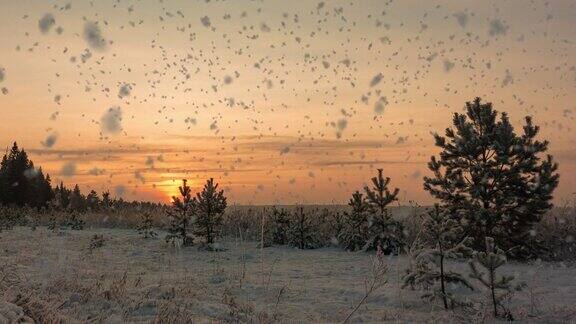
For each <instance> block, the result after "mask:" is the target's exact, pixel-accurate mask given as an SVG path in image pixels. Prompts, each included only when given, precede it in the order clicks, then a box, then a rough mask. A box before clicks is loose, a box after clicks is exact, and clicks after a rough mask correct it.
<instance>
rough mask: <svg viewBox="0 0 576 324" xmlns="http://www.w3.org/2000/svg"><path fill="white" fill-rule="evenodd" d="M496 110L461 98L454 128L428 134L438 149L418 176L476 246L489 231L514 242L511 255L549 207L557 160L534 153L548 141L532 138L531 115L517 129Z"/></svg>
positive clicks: (508, 245)
mask: <svg viewBox="0 0 576 324" xmlns="http://www.w3.org/2000/svg"><path fill="white" fill-rule="evenodd" d="M497 114H498V112H497V111H495V110H494V109H493V107H492V104H491V103H481V100H480V98H476V99H475V100H474V101H473V102H467V103H466V114H459V113H455V114H454V118H453V126H454V128H447V129H446V135H445V136H440V135H438V134H436V135H434V137H435V140H436V146H438V147H440V148H441V150H442V151H441V152H440V158H439V159H436V157H432V159H431V161H430V162H429V164H428V167H429V169H430V170H431V171H432V172H433V173H434V175H433V176H432V177H425V178H424V189H425V190H427V191H429V192H430V194H431V195H432V196H434V197H435V198H437V199H440V200H441V201H442V203H443V205H444V206H445V207H447V208H449V209H450V213H451V215H454V216H455V217H456V218H457V219H458V220H461V221H462V224H463V225H464V226H465V234H466V235H469V236H471V237H472V238H473V239H474V247H475V248H476V249H478V250H481V249H482V245H483V242H482V241H483V240H484V238H485V237H487V236H490V237H493V238H494V239H495V240H496V243H497V244H498V245H499V246H501V247H502V248H504V249H506V250H510V249H512V248H514V247H518V248H519V249H518V250H516V251H515V255H516V256H520V254H521V253H522V254H523V255H526V253H529V252H532V251H531V250H532V249H531V248H529V247H528V246H527V244H526V242H528V241H529V232H530V230H531V229H532V227H533V225H534V224H535V223H536V222H538V221H540V219H541V217H542V215H543V214H544V213H545V212H546V211H547V210H549V209H550V208H551V207H552V204H551V200H552V192H553V191H554V189H555V188H556V186H557V185H558V174H557V173H556V170H557V168H558V165H557V164H556V163H554V162H553V160H552V156H551V155H547V156H545V157H544V158H542V157H540V154H543V153H544V152H546V150H547V149H548V141H539V140H537V139H536V136H537V135H538V132H539V128H538V127H537V126H535V125H533V123H532V118H530V117H526V118H525V125H524V127H523V132H522V133H521V134H519V135H517V134H516V133H515V131H514V128H513V127H512V125H511V124H510V121H509V118H508V115H507V114H506V113H502V114H501V115H500V118H499V120H497ZM510 252H512V251H510Z"/></svg>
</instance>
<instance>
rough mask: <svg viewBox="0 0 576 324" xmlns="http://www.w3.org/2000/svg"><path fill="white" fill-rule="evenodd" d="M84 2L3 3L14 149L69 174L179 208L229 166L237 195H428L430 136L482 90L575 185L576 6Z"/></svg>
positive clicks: (250, 199) (286, 198)
mask: <svg viewBox="0 0 576 324" xmlns="http://www.w3.org/2000/svg"><path fill="white" fill-rule="evenodd" d="M70 4H71V5H70V6H69V7H67V6H66V2H60V1H57V2H55V1H18V2H14V1H9V0H0V9H1V10H0V40H1V41H2V46H1V47H0V68H1V69H2V71H3V72H2V75H3V78H0V80H2V81H0V88H5V89H6V91H4V92H6V93H5V94H3V93H2V92H0V145H2V146H3V147H8V146H9V145H10V143H11V142H12V141H14V140H16V141H18V142H19V144H20V145H21V146H23V147H24V148H26V149H27V150H28V151H29V152H30V155H31V157H32V159H33V160H34V161H35V163H36V164H37V165H42V166H43V168H44V169H45V170H46V171H47V172H49V173H50V175H51V176H52V177H53V179H55V180H56V181H64V182H65V183H66V184H69V185H72V184H74V183H79V184H80V185H81V187H82V188H83V189H84V190H88V189H96V190H97V191H103V190H105V189H106V188H110V189H111V191H112V192H117V193H118V194H119V195H120V194H122V196H123V197H124V198H126V199H146V200H160V201H167V200H168V198H169V197H170V195H172V194H174V193H175V192H176V190H177V186H178V185H179V181H180V179H182V178H188V179H190V183H191V184H192V185H193V187H195V189H196V188H199V187H200V186H201V185H202V183H203V182H204V181H205V179H207V178H209V177H214V178H216V179H217V180H218V181H219V182H220V183H221V185H222V186H223V187H225V188H226V190H227V195H228V196H229V199H230V201H231V202H234V203H241V204H247V203H255V204H263V203H266V204H268V203H286V204H289V203H345V202H346V201H347V199H348V197H349V195H350V193H351V192H352V191H354V190H356V189H360V187H361V186H362V185H363V184H364V183H366V182H367V181H369V179H370V177H371V176H373V174H374V173H375V172H376V171H375V169H376V168H383V169H384V172H385V174H386V175H387V176H390V177H391V178H392V185H393V186H398V187H399V188H400V189H401V190H402V202H403V203H406V202H407V201H408V200H416V201H418V202H420V203H423V204H427V203H430V202H431V200H430V198H429V196H428V195H427V193H425V192H424V191H423V190H422V176H423V175H425V174H426V163H427V161H428V160H429V157H430V155H432V154H437V150H436V149H435V147H434V146H433V140H432V136H431V133H432V132H436V131H438V132H442V131H443V129H444V128H446V127H448V126H449V124H450V118H451V114H452V113H453V112H455V111H462V107H463V106H464V102H465V101H468V100H472V99H473V98H474V97H475V96H481V97H482V98H484V99H485V100H488V101H491V102H493V103H494V105H495V107H496V109H498V110H500V111H507V112H508V113H509V114H510V115H511V118H512V121H513V122H514V123H515V125H516V126H517V127H519V123H520V121H521V120H522V118H523V116H525V115H532V116H534V119H535V121H536V123H537V124H539V125H540V126H541V127H542V133H541V134H542V137H544V138H548V139H550V141H551V145H550V151H551V153H552V154H554V156H555V157H556V159H557V161H558V162H559V163H560V173H561V180H560V185H559V188H558V189H557V192H556V201H557V202H561V201H562V200H564V199H569V198H573V197H574V192H576V188H575V186H574V182H575V180H576V176H575V175H574V174H576V162H575V161H576V159H575V158H576V153H575V151H574V144H575V140H576V134H575V130H574V127H573V124H574V113H575V111H574V104H575V102H576V100H575V99H576V91H575V90H576V61H575V59H574V58H575V57H576V44H575V43H574V40H575V39H576V3H575V2H574V1H569V0H566V1H560V0H559V1H553V2H545V1H523V0H514V1H506V2H502V1H482V2H479V1H478V2H472V1H470V2H468V1H459V2H455V1H426V2H423V1H416V0H407V1H395V2H394V1H391V2H388V1H380V0H374V1H325V2H324V3H323V4H321V2H311V1H295V2H294V1H293V2H289V3H287V2H285V1H279V0H269V1H211V2H206V1H188V0H187V1H183V0H182V1H176V0H174V1H169V0H165V1H121V2H117V1H108V0H102V1H92V2H91V1H70ZM48 14H49V15H51V16H47V15H48ZM41 20H42V22H40V21H41ZM93 24H95V25H97V26H98V29H99V31H100V32H101V37H98V38H97V39H96V40H94V38H92V39H91V40H90V39H87V37H86V34H85V31H84V29H85V28H86V26H87V25H88V26H92V25H93ZM92 31H93V30H92ZM102 39H104V41H102ZM377 76H378V77H377ZM377 80H379V82H376V81H377ZM371 83H372V84H371ZM373 83H375V84H373ZM126 85H128V86H126ZM121 88H124V89H125V90H126V89H130V91H126V93H124V94H123V95H120V91H121V90H120V89H121ZM111 108H113V110H112V111H110V109H111ZM119 116H121V119H120V118H117V117H119Z"/></svg>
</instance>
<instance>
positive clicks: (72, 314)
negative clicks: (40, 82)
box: [0, 227, 576, 323]
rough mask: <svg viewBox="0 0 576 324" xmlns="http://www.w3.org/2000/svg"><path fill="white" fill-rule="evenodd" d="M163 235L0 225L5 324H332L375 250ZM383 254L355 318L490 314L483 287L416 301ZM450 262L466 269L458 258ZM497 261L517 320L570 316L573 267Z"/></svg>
mask: <svg viewBox="0 0 576 324" xmlns="http://www.w3.org/2000/svg"><path fill="white" fill-rule="evenodd" d="M163 234H164V233H160V236H159V238H157V239H143V238H141V236H140V235H138V233H136V232H135V231H132V230H123V229H87V230H83V231H71V230H67V231H64V232H60V233H55V232H52V231H49V230H47V229H46V228H43V227H42V228H38V229H36V230H35V231H32V230H31V229H30V228H27V227H16V228H14V229H13V230H10V231H4V232H1V233H0V247H1V252H2V253H1V254H0V264H2V268H1V269H0V270H1V271H2V273H1V275H2V276H1V277H0V278H1V280H2V281H1V282H0V288H1V293H2V298H3V304H2V307H0V312H3V314H2V315H1V316H3V317H0V322H2V320H3V319H4V320H7V319H9V318H10V317H12V318H15V317H17V316H20V315H21V316H23V317H30V318H34V319H36V320H37V321H38V319H41V320H43V321H48V320H54V319H61V320H63V321H64V322H74V321H79V322H97V323H99V322H102V323H126V322H156V323H183V322H190V321H192V322H253V323H270V322H285V323H297V322H314V323H318V322H326V323H338V322H342V321H344V320H345V319H346V318H347V316H348V315H349V314H350V313H351V312H352V310H353V309H354V308H355V306H356V305H358V303H359V302H360V301H361V300H362V298H363V297H364V295H365V289H366V288H365V283H366V282H368V283H370V281H371V280H372V278H371V273H372V272H371V269H372V261H373V260H374V254H373V253H372V254H371V253H365V252H355V253H352V252H345V251H343V250H342V249H340V248H335V247H334V248H330V247H328V248H321V249H315V250H297V249H294V248H289V247H268V248H264V249H261V248H259V247H258V243H257V242H252V241H250V242H244V241H242V240H241V239H240V238H228V239H226V240H223V241H222V242H221V243H220V246H221V247H222V248H223V249H224V251H220V252H213V251H203V250H200V249H198V248H197V247H196V246H193V247H186V248H179V247H173V246H171V245H169V244H166V243H165V242H164V240H163ZM95 235H97V237H98V236H100V235H102V236H101V238H100V239H94V236H95ZM102 238H103V239H102ZM384 260H385V262H386V265H387V268H388V271H387V273H386V280H387V282H386V284H385V285H383V286H382V287H380V288H379V289H377V290H376V291H374V292H373V293H372V294H371V295H370V296H369V297H368V298H367V299H366V301H365V303H363V304H362V305H361V306H360V307H359V308H358V309H357V310H356V311H355V312H354V314H353V315H352V316H351V317H350V322H386V321H391V322H437V321H439V320H441V321H444V322H464V321H473V322H478V321H488V322H490V321H492V320H491V319H490V310H489V308H488V307H487V303H486V292H485V291H483V290H482V289H481V288H480V287H479V286H478V285H476V287H477V290H476V291H475V292H468V291H460V292H459V294H461V295H462V296H464V299H466V300H467V301H469V302H471V303H472V304H473V305H474V308H470V309H459V310H456V311H448V312H447V311H444V310H443V309H442V307H441V304H440V303H430V302H428V301H426V300H423V299H421V298H420V295H421V293H422V292H421V291H418V290H411V289H409V288H404V289H402V287H401V280H400V278H401V277H402V275H403V273H404V270H405V268H406V266H407V264H408V262H409V258H408V257H407V256H400V257H396V256H385V259H384ZM449 266H450V267H454V268H457V269H460V270H462V271H464V272H467V271H468V270H467V265H466V264H465V263H450V264H449ZM503 269H504V270H503V271H502V273H504V272H505V273H506V274H510V275H514V276H516V277H517V279H518V280H519V281H523V282H525V283H526V287H525V288H524V289H523V290H522V291H520V292H517V293H516V294H515V295H514V296H513V298H512V303H511V305H510V308H511V311H512V314H513V315H514V316H515V318H516V319H518V320H522V321H526V322H541V323H568V322H573V321H576V280H574V278H576V266H575V265H574V264H564V263H539V262H532V263H529V264H520V263H515V262H509V263H508V264H507V265H506V266H505V267H504V268H503ZM485 305H486V306H485ZM0 314H1V313H0Z"/></svg>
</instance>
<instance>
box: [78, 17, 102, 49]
mask: <svg viewBox="0 0 576 324" xmlns="http://www.w3.org/2000/svg"><path fill="white" fill-rule="evenodd" d="M83 37H84V40H85V41H86V43H88V45H89V46H90V47H91V48H93V49H96V50H105V49H106V40H105V39H104V37H102V32H101V31H100V27H98V25H97V24H96V23H94V22H91V21H87V22H86V23H85V24H84V33H83Z"/></svg>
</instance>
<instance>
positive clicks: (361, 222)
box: [338, 191, 370, 251]
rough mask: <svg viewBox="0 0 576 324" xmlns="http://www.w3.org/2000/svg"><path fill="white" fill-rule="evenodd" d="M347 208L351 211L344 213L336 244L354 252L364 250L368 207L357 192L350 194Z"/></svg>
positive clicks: (366, 235)
mask: <svg viewBox="0 0 576 324" xmlns="http://www.w3.org/2000/svg"><path fill="white" fill-rule="evenodd" d="M348 206H350V207H351V208H352V210H351V211H350V212H345V213H344V219H345V220H344V225H343V227H342V231H341V232H340V234H339V235H338V242H339V243H340V245H342V246H343V247H344V248H345V249H346V250H349V251H356V250H360V249H362V248H364V246H365V244H366V240H367V238H368V212H369V209H370V206H369V205H368V204H367V203H366V200H365V199H364V196H363V195H362V194H361V193H360V192H359V191H356V192H355V193H353V194H352V198H350V201H349V202H348Z"/></svg>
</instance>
